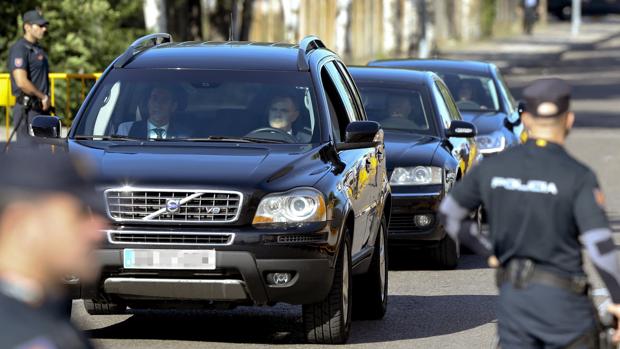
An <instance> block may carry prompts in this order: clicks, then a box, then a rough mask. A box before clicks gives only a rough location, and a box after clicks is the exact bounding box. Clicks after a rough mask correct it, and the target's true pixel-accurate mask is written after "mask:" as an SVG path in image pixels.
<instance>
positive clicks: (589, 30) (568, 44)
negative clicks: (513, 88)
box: [438, 17, 620, 70]
mask: <svg viewBox="0 0 620 349" xmlns="http://www.w3.org/2000/svg"><path fill="white" fill-rule="evenodd" d="M619 36H620V17H609V18H602V19H592V18H584V21H583V24H582V26H581V30H580V33H579V35H578V36H577V37H575V38H573V37H572V36H571V26H570V22H556V21H550V22H549V23H548V24H547V26H545V27H542V26H538V27H536V28H535V29H534V35H532V36H526V35H523V34H519V35H513V36H506V37H499V38H494V39H490V40H488V41H481V42H473V43H468V44H464V45H463V44H460V45H459V46H456V45H455V46H452V47H451V46H446V47H443V48H440V50H439V51H440V52H439V55H438V56H439V57H443V58H451V59H469V60H482V61H489V62H493V63H495V64H497V65H498V67H499V68H501V69H502V70H511V69H523V68H541V67H546V66H549V65H552V64H553V63H554V62H558V61H560V60H561V59H562V56H563V55H564V53H566V52H568V51H570V50H576V49H578V50H587V49H590V48H594V46H595V45H597V44H600V43H602V42H605V41H607V40H611V39H613V38H615V37H619Z"/></svg>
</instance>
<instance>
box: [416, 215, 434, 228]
mask: <svg viewBox="0 0 620 349" xmlns="http://www.w3.org/2000/svg"><path fill="white" fill-rule="evenodd" d="M413 220H414V222H415V225H416V227H420V228H423V227H428V226H429V225H431V223H432V222H433V216H431V215H430V214H418V215H415V216H414V217H413Z"/></svg>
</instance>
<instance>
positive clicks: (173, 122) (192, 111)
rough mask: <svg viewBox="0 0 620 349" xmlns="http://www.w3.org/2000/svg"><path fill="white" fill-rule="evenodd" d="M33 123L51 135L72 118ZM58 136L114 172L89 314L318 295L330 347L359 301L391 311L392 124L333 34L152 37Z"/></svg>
mask: <svg viewBox="0 0 620 349" xmlns="http://www.w3.org/2000/svg"><path fill="white" fill-rule="evenodd" d="M31 127H32V131H33V134H34V135H35V136H37V137H42V138H47V139H48V140H49V138H53V137H56V136H57V132H56V131H57V130H58V129H59V124H58V119H56V118H54V117H49V116H48V117H44V116H39V117H36V118H34V119H33V121H32V124H31ZM49 142H55V143H59V142H60V143H62V144H65V145H66V147H67V149H68V150H69V151H70V152H72V153H80V154H84V155H86V156H88V157H90V158H92V159H94V160H95V161H96V163H97V164H98V166H99V168H100V173H101V178H100V191H101V193H102V196H103V197H104V198H105V202H106V205H107V209H108V215H109V218H110V220H111V222H112V223H111V227H110V229H109V230H107V231H106V234H107V240H106V242H105V244H104V246H102V247H101V249H100V250H99V251H98V254H99V256H100V259H101V262H102V265H103V269H102V276H101V279H100V282H99V283H98V284H96V285H81V287H80V291H81V292H80V298H82V299H84V300H85V306H86V308H87V310H88V312H89V313H91V314H102V313H114V312H124V311H125V310H126V309H127V307H130V308H133V309H136V308H160V307H177V306H183V307H187V306H188V305H189V306H196V307H210V306H225V307H228V306H230V307H233V306H236V305H271V304H275V303H277V302H286V303H290V304H303V323H304V326H305V333H306V334H307V339H308V341H310V342H316V343H343V342H345V341H346V340H347V337H348V335H349V329H350V324H351V322H350V320H351V314H352V300H353V298H355V303H356V304H358V303H359V306H357V305H356V309H355V313H356V317H357V315H359V316H360V317H364V318H371V319H379V318H382V317H383V315H384V313H385V310H386V306H387V247H386V243H387V239H386V227H387V223H388V220H389V216H390V203H391V199H390V187H389V182H388V179H387V175H386V168H385V167H386V165H385V155H384V154H385V151H384V145H383V131H382V130H381V128H380V126H379V124H378V123H376V122H373V121H367V119H366V115H365V112H364V109H363V106H362V102H361V100H360V97H359V94H358V91H357V88H356V87H355V84H354V83H353V80H352V79H351V77H350V75H349V73H348V71H347V68H346V67H345V65H344V64H343V63H342V61H341V60H340V59H339V58H338V56H337V55H336V54H334V53H333V52H331V51H329V50H328V49H326V48H325V46H324V45H323V43H322V42H321V41H320V40H319V39H318V38H316V37H307V38H305V39H303V40H302V41H301V43H300V44H299V45H289V44H281V43H277V44H267V43H249V42H183V43H173V42H172V39H171V37H170V35H168V34H153V35H149V36H146V37H143V38H141V39H139V40H137V41H136V42H134V43H133V44H132V45H131V46H130V47H129V48H128V50H127V51H126V52H125V53H124V54H122V55H121V56H119V57H118V58H117V59H116V60H115V61H114V62H113V63H112V64H111V65H110V67H108V68H107V69H106V71H105V72H104V73H103V75H102V76H101V78H100V79H99V81H98V82H97V83H96V85H95V86H94V88H93V89H92V91H91V92H90V93H89V94H88V96H87V98H86V99H85V101H84V104H83V105H82V107H81V108H80V110H79V112H78V114H77V116H76V118H75V120H74V122H73V125H72V127H71V130H70V132H69V135H68V137H67V139H66V140H61V141H58V140H49ZM354 283H355V289H353V288H352V286H353V284H354ZM352 292H353V293H352Z"/></svg>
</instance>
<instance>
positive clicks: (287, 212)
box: [252, 188, 326, 224]
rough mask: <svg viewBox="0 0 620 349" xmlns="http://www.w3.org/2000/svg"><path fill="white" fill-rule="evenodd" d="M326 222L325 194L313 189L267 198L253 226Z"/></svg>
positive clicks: (259, 207)
mask: <svg viewBox="0 0 620 349" xmlns="http://www.w3.org/2000/svg"><path fill="white" fill-rule="evenodd" d="M325 220H326V213H325V199H323V194H321V193H320V192H319V191H318V190H316V189H312V188H301V189H294V190H291V191H288V192H286V193H275V194H269V195H267V196H265V197H264V198H263V199H262V200H261V202H260V204H259V205H258V209H257V210H256V215H255V216H254V221H253V222H252V224H273V223H285V224H297V223H311V222H324V221H325Z"/></svg>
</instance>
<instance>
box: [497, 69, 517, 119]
mask: <svg viewBox="0 0 620 349" xmlns="http://www.w3.org/2000/svg"><path fill="white" fill-rule="evenodd" d="M495 75H497V81H498V82H499V85H500V88H501V89H502V90H504V94H505V95H506V98H507V99H508V101H507V102H508V105H509V106H510V108H509V109H510V110H511V111H512V110H514V109H516V108H517V102H516V101H515V99H514V97H513V96H512V93H510V89H509V88H508V84H506V80H504V77H503V76H502V73H500V72H499V71H498V70H496V71H495Z"/></svg>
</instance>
